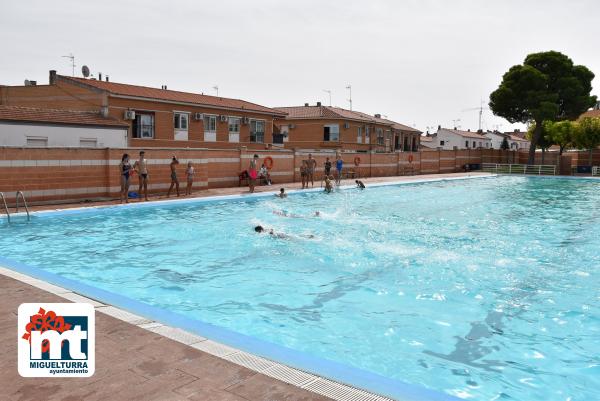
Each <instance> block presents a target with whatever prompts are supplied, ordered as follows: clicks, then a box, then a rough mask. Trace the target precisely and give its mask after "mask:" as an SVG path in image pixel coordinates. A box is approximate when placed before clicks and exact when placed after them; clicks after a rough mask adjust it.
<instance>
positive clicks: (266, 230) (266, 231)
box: [254, 226, 315, 239]
mask: <svg viewBox="0 0 600 401" xmlns="http://www.w3.org/2000/svg"><path fill="white" fill-rule="evenodd" d="M254 231H256V232H257V233H258V234H269V235H270V236H271V237H273V238H279V239H292V237H291V236H290V235H287V234H285V233H278V232H276V231H275V230H273V229H272V228H264V227H263V226H256V227H254ZM300 237H303V238H308V239H313V238H315V236H314V235H312V234H307V235H300Z"/></svg>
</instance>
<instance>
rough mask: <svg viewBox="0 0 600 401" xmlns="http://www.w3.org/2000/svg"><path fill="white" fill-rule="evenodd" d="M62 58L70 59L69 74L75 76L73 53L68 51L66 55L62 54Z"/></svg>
mask: <svg viewBox="0 0 600 401" xmlns="http://www.w3.org/2000/svg"><path fill="white" fill-rule="evenodd" d="M62 57H64V58H68V59H69V60H71V69H72V71H71V76H73V77H74V76H75V56H74V55H73V53H69V55H68V56H62Z"/></svg>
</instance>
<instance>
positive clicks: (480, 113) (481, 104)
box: [461, 99, 490, 130]
mask: <svg viewBox="0 0 600 401" xmlns="http://www.w3.org/2000/svg"><path fill="white" fill-rule="evenodd" d="M483 104H484V101H483V99H482V100H481V103H480V105H479V107H471V108H469V109H464V110H461V111H463V112H465V111H474V110H478V111H479V127H478V128H477V129H478V130H481V118H482V116H483V110H489V109H490V108H489V107H483Z"/></svg>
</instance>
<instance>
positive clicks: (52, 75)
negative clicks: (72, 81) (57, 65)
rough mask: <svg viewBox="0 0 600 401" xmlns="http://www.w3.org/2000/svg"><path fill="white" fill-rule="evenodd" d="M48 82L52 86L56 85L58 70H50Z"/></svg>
mask: <svg viewBox="0 0 600 401" xmlns="http://www.w3.org/2000/svg"><path fill="white" fill-rule="evenodd" d="M48 82H49V84H50V85H54V84H56V70H50V79H49V80H48Z"/></svg>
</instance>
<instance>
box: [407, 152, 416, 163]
mask: <svg viewBox="0 0 600 401" xmlns="http://www.w3.org/2000/svg"><path fill="white" fill-rule="evenodd" d="M414 159H415V158H414V157H413V155H412V154H411V155H408V162H409V163H411V164H412V162H413V160H414Z"/></svg>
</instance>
